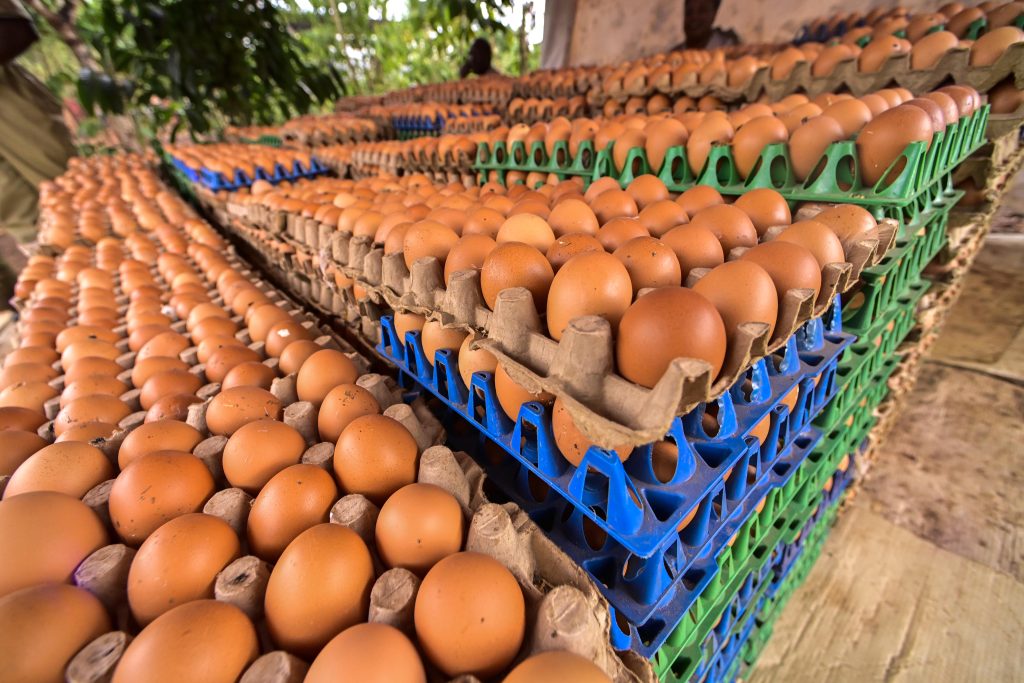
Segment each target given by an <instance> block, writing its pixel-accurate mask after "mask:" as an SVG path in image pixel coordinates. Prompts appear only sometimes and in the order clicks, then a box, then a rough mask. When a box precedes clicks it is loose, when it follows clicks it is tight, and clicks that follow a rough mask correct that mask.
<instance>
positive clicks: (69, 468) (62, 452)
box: [4, 442, 114, 498]
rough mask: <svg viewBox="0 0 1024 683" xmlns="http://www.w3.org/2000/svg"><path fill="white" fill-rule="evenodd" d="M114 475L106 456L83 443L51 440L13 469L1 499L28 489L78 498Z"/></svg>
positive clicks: (26, 491) (25, 491)
mask: <svg viewBox="0 0 1024 683" xmlns="http://www.w3.org/2000/svg"><path fill="white" fill-rule="evenodd" d="M113 476H114V468H113V467H112V466H111V464H110V461H109V460H107V456H105V455H104V454H103V452H102V451H101V450H99V449H98V448H96V447H95V446H91V445H89V444H85V443H75V442H68V443H55V444H51V445H49V446H46V447H45V448H42V449H40V450H39V451H38V452H36V453H35V454H34V455H32V456H31V457H29V458H28V459H27V460H25V462H23V463H22V464H21V466H20V467H18V469H17V470H15V472H14V474H13V475H12V476H11V479H10V481H8V482H7V488H6V489H5V490H4V498H11V497H12V496H17V495H19V494H22V493H28V492H29V491H58V492H60V493H66V494H68V495H70V496H74V497H75V498H81V497H82V496H84V495H85V494H86V493H87V492H88V491H89V489H91V488H92V487H94V486H96V485H97V484H100V483H102V482H104V481H106V480H107V479H110V478H112V477H113Z"/></svg>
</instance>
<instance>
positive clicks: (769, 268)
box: [740, 240, 821, 310]
mask: <svg viewBox="0 0 1024 683" xmlns="http://www.w3.org/2000/svg"><path fill="white" fill-rule="evenodd" d="M740 260H741V261H750V262H751V263H756V264H757V265H759V266H761V267H762V268H763V269H764V270H765V272H766V273H768V275H769V276H771V278H772V283H773V284H774V285H775V291H776V292H777V293H778V295H779V310H782V299H783V297H784V296H785V294H786V292H788V291H789V290H791V289H811V290H814V300H816V299H817V297H818V292H819V291H820V290H821V266H819V265H818V261H817V259H815V258H814V254H812V253H811V252H810V250H808V249H807V248H806V247H802V246H800V245H799V244H794V243H792V242H783V241H781V240H773V241H771V242H766V243H764V244H759V245H757V246H756V247H754V248H753V249H751V250H750V251H747V252H746V253H744V254H743V256H742V257H740Z"/></svg>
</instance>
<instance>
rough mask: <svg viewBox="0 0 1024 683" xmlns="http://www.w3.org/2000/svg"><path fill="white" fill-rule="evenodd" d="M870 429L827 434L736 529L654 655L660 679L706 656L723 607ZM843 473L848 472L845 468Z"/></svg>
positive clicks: (747, 584) (753, 577)
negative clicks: (714, 567)
mask: <svg viewBox="0 0 1024 683" xmlns="http://www.w3.org/2000/svg"><path fill="white" fill-rule="evenodd" d="M871 424H872V423H867V424H856V425H853V426H852V429H842V430H836V431H835V432H833V433H832V434H831V435H827V436H826V437H825V438H824V439H823V440H822V441H821V442H819V444H818V445H817V446H816V448H815V449H814V451H813V452H812V453H811V454H810V456H808V458H807V460H806V461H805V462H804V463H803V464H802V465H801V466H800V467H799V468H798V469H797V471H796V473H795V475H794V476H793V477H792V479H791V480H790V481H789V482H788V483H787V484H786V485H785V487H783V488H782V489H779V490H776V491H773V492H772V494H770V496H769V499H768V500H767V502H766V505H765V508H764V510H762V512H761V513H759V514H758V515H756V516H755V517H753V518H751V519H750V520H749V521H748V522H747V523H746V524H745V525H744V526H743V528H741V529H740V531H739V532H738V534H737V535H736V539H735V541H734V542H733V543H732V544H731V545H730V546H728V547H727V548H725V549H724V551H723V552H722V555H721V556H720V557H719V571H718V572H717V573H716V574H715V575H714V576H713V577H712V579H711V581H710V582H709V583H708V584H707V586H705V588H704V590H703V591H702V592H701V593H700V594H699V595H698V596H697V597H696V599H695V600H694V601H693V603H692V605H691V606H690V608H689V610H688V612H687V614H686V615H685V616H684V618H683V619H682V620H681V621H680V623H679V624H678V625H677V626H676V628H675V629H674V631H673V633H672V634H671V635H670V636H669V638H668V639H667V640H666V642H665V643H664V644H663V645H662V646H661V648H660V649H659V650H658V652H657V654H656V655H655V656H654V658H653V664H654V669H655V672H656V673H657V675H658V676H659V678H660V679H661V680H663V681H664V680H689V679H690V678H692V676H693V673H694V671H695V669H696V667H697V664H698V662H699V661H700V659H701V658H702V657H705V658H706V656H707V655H708V652H707V650H708V645H707V640H708V638H709V636H711V637H713V638H717V637H718V636H720V635H721V634H722V632H723V631H722V629H723V627H722V625H721V624H720V623H719V621H720V617H722V615H723V610H724V609H725V607H726V606H727V605H729V604H732V603H734V602H735V601H736V600H737V596H741V597H740V599H742V596H743V595H749V594H751V593H752V592H754V591H756V590H757V588H758V586H760V585H761V583H762V581H763V580H764V577H765V575H766V572H768V571H769V570H770V568H771V566H772V565H771V561H772V559H773V558H774V557H775V556H776V555H775V553H774V552H772V551H773V549H776V548H778V547H780V546H783V545H785V544H788V543H792V542H793V541H794V537H795V535H796V534H797V532H798V531H799V530H800V529H802V528H803V526H804V524H805V522H806V520H807V519H808V518H809V517H810V515H811V514H812V513H813V511H814V510H815V509H816V508H817V507H818V502H819V500H820V498H821V497H822V490H823V487H824V486H825V484H826V482H827V481H828V479H829V478H830V477H832V476H833V474H834V473H835V472H836V470H837V468H838V467H839V465H840V463H841V461H842V460H843V458H844V457H845V456H846V455H847V454H849V453H850V452H851V451H852V450H853V448H854V447H855V445H856V444H857V443H859V442H861V441H863V440H864V439H865V438H866V437H867V432H868V430H869V429H870V426H871ZM846 471H847V472H852V469H851V468H850V467H849V466H848V467H847V468H846ZM613 626H614V624H613ZM726 628H727V627H726ZM716 634H717V635H716Z"/></svg>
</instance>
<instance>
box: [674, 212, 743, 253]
mask: <svg viewBox="0 0 1024 683" xmlns="http://www.w3.org/2000/svg"><path fill="white" fill-rule="evenodd" d="M690 225H691V226H697V227H702V228H707V229H708V230H710V231H711V232H712V233H714V235H715V237H717V238H718V240H719V241H720V242H721V243H722V250H723V251H724V252H725V253H726V254H728V253H729V252H730V251H731V250H732V249H734V248H736V247H752V246H754V245H755V244H757V230H755V229H754V223H753V222H752V221H751V220H750V218H749V217H748V216H747V214H746V213H744V212H743V210H741V209H738V208H736V207H735V206H733V205H731V204H720V205H717V206H709V207H708V208H706V209H701V210H700V211H698V212H697V213H696V214H694V216H693V218H691V219H690Z"/></svg>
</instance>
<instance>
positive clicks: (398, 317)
mask: <svg viewBox="0 0 1024 683" xmlns="http://www.w3.org/2000/svg"><path fill="white" fill-rule="evenodd" d="M394 320H395V332H397V333H398V338H399V339H400V340H402V343H405V336H406V335H407V334H408V333H409V332H413V331H416V332H420V331H422V330H423V326H424V325H426V324H427V319H426V318H425V317H424V316H422V315H418V314H416V313H402V312H399V311H396V312H395V318H394Z"/></svg>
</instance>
